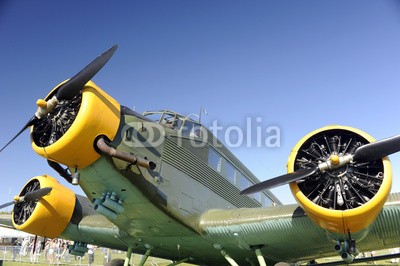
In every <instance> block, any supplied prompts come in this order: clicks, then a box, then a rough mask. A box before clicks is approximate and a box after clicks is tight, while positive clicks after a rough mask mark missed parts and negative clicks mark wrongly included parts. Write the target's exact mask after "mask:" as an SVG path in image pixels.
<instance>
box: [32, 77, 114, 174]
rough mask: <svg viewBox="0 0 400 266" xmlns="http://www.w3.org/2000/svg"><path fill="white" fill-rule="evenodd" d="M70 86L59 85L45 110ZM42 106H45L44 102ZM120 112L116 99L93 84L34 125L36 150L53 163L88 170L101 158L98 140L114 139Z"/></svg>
mask: <svg viewBox="0 0 400 266" xmlns="http://www.w3.org/2000/svg"><path fill="white" fill-rule="evenodd" d="M66 82H67V81H65V82H63V83H61V84H59V85H58V86H57V87H56V88H55V89H53V91H52V92H51V93H50V94H49V95H48V96H47V97H46V98H45V100H42V101H43V107H46V106H45V105H46V104H48V103H50V102H51V99H52V98H53V96H54V95H56V94H57V91H58V89H59V88H60V87H62V86H63V84H65V83H66ZM38 105H39V106H40V105H41V103H40V101H38ZM43 107H39V109H40V108H43ZM120 109H121V108H120V105H119V103H118V102H117V101H116V100H115V99H113V98H112V97H111V96H109V95H108V94H107V93H105V92H104V91H103V90H101V89H100V88H99V87H97V86H96V84H94V83H93V82H92V81H89V82H88V83H86V84H85V85H84V87H83V89H82V93H78V94H77V95H75V96H74V97H73V98H72V99H70V98H68V99H65V100H60V101H58V103H57V105H56V106H55V107H54V108H53V109H51V111H50V112H48V113H47V115H46V116H44V118H42V119H40V120H39V121H38V122H37V123H36V124H35V125H33V127H32V130H31V141H32V147H33V149H34V150H35V152H36V153H38V154H39V155H41V156H43V157H45V158H47V159H49V160H51V161H56V162H59V163H62V164H65V165H67V166H69V167H72V168H76V167H77V168H78V169H81V168H84V167H86V166H88V165H89V164H91V163H93V162H94V161H96V160H97V159H98V158H99V157H100V154H99V153H98V152H96V150H95V148H94V142H95V140H96V138H97V137H99V136H105V137H106V138H108V139H109V140H113V139H114V137H115V135H116V133H117V131H118V127H119V123H120Z"/></svg>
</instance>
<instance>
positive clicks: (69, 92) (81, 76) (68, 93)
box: [57, 45, 118, 100]
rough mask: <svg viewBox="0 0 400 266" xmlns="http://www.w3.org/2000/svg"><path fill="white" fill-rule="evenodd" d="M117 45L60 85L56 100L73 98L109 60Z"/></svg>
mask: <svg viewBox="0 0 400 266" xmlns="http://www.w3.org/2000/svg"><path fill="white" fill-rule="evenodd" d="M117 48H118V45H114V46H113V47H111V48H110V49H108V50H107V51H105V52H104V53H103V54H101V55H100V56H99V57H97V58H96V59H94V60H93V61H92V62H91V63H90V64H89V65H87V66H86V67H85V68H83V69H82V70H81V71H80V72H79V73H78V74H76V75H75V76H73V77H72V78H71V79H70V80H69V81H67V82H66V83H65V84H64V85H62V86H61V87H60V88H59V89H58V91H57V99H58V100H69V99H72V98H74V97H75V96H76V95H78V94H79V92H80V91H81V90H82V88H83V86H85V84H86V83H87V82H88V81H89V80H91V79H92V78H93V77H94V75H96V74H97V72H99V70H100V69H101V68H102V67H103V66H104V65H105V64H106V63H107V62H108V60H110V58H111V57H112V56H113V54H114V52H115V50H117Z"/></svg>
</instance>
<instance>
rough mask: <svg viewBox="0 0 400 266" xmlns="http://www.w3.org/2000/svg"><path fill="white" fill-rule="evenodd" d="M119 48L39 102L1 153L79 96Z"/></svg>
mask: <svg viewBox="0 0 400 266" xmlns="http://www.w3.org/2000/svg"><path fill="white" fill-rule="evenodd" d="M117 48H118V45H114V46H113V47H111V48H110V49H108V50H107V51H105V52H104V53H102V54H101V55H100V56H99V57H97V58H96V59H94V60H93V61H92V62H91V63H89V64H88V65H87V66H86V67H84V68H83V69H82V70H81V71H79V72H78V74H76V75H75V76H73V77H72V78H71V79H69V80H68V81H67V82H66V83H64V84H63V85H61V86H60V87H59V88H58V90H57V93H56V95H54V96H53V97H52V98H51V99H49V100H48V101H47V102H46V101H44V100H38V101H37V102H36V103H37V104H38V105H39V109H38V111H37V112H36V113H35V115H34V116H33V117H32V118H31V119H30V120H29V121H28V122H27V123H26V125H25V126H24V127H23V128H22V129H21V130H20V131H19V132H18V133H17V134H16V135H15V136H14V137H13V138H12V139H11V140H10V141H8V142H7V143H6V145H4V146H3V147H2V148H1V149H0V152H2V151H3V150H4V149H5V148H6V147H7V146H8V145H9V144H11V143H12V142H13V141H14V140H15V139H16V138H17V137H18V136H19V135H21V133H22V132H24V131H25V129H27V128H28V127H31V126H35V125H36V124H37V123H38V122H39V121H40V120H41V119H42V118H44V117H45V116H46V115H47V114H48V113H49V112H51V111H52V110H53V109H54V107H56V106H57V104H58V102H59V101H62V100H71V99H73V98H74V97H75V96H77V95H79V94H80V93H81V90H82V89H83V87H84V86H85V84H86V83H87V82H88V81H89V80H91V79H92V78H93V77H94V75H96V74H97V72H99V71H100V69H101V68H102V67H103V66H104V65H105V64H106V63H107V62H108V60H110V58H111V57H112V56H113V54H114V52H115V51H116V50H117Z"/></svg>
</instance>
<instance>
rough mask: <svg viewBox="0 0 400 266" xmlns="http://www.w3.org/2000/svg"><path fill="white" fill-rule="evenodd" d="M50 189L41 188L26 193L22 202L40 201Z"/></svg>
mask: <svg viewBox="0 0 400 266" xmlns="http://www.w3.org/2000/svg"><path fill="white" fill-rule="evenodd" d="M52 189H53V188H51V187H45V188H41V189H38V190H34V191H31V192H28V193H26V194H25V195H24V196H23V197H24V201H35V200H38V199H41V198H43V197H44V196H46V195H47V194H49V193H50V191H51V190H52Z"/></svg>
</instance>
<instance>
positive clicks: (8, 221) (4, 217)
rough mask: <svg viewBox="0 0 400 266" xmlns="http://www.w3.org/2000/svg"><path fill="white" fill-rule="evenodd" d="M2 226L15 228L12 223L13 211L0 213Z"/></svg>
mask: <svg viewBox="0 0 400 266" xmlns="http://www.w3.org/2000/svg"><path fill="white" fill-rule="evenodd" d="M0 227H5V228H12V229H14V227H13V224H12V217H11V213H2V214H0Z"/></svg>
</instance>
